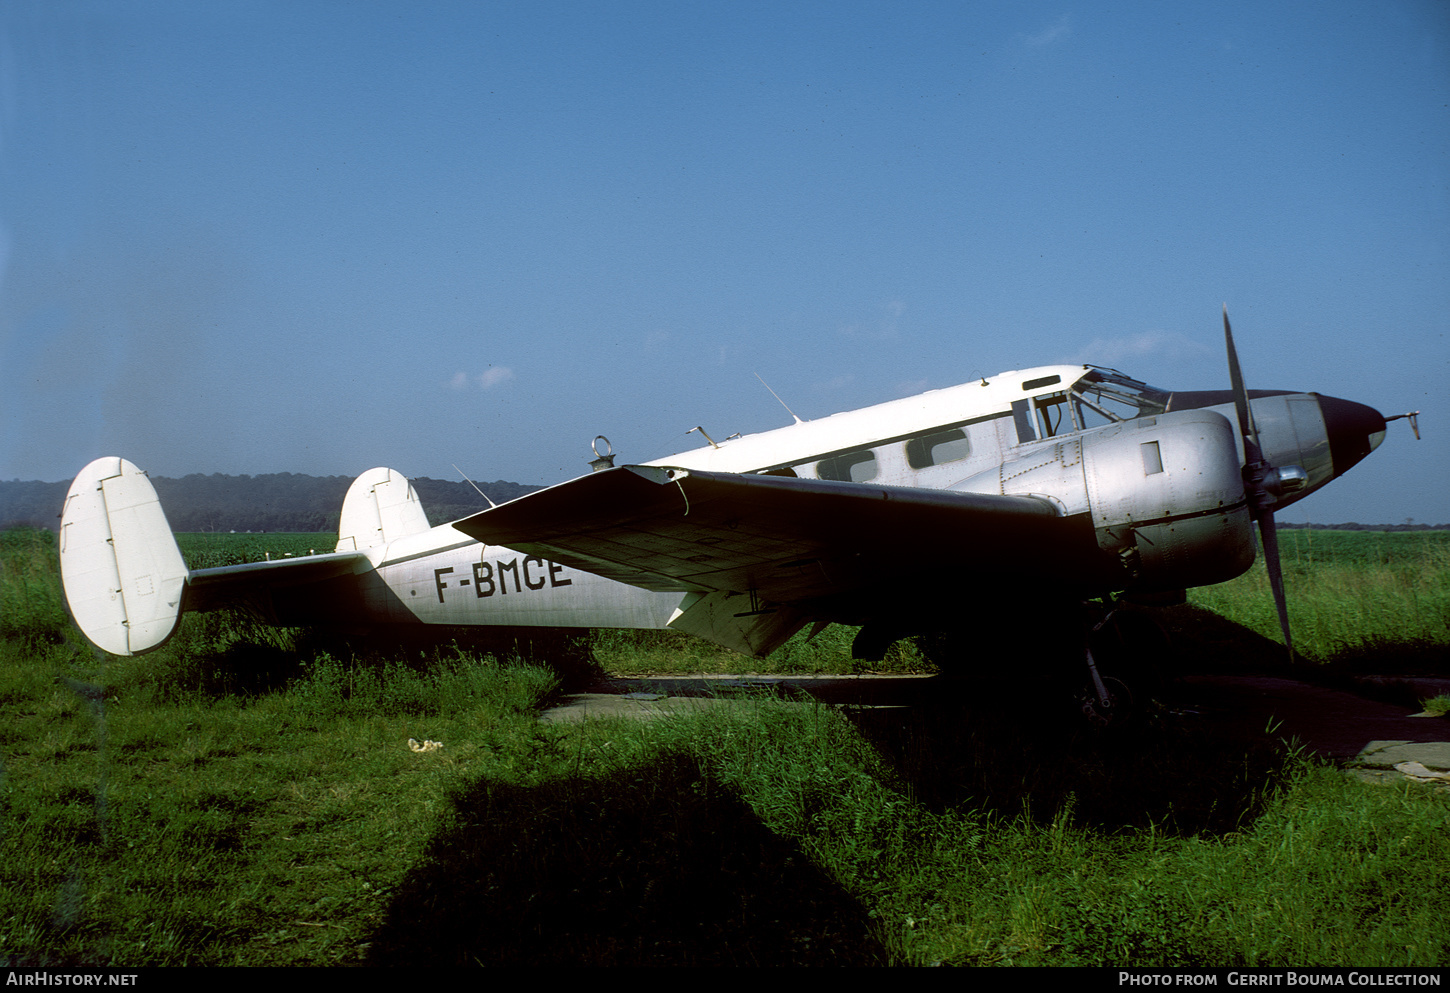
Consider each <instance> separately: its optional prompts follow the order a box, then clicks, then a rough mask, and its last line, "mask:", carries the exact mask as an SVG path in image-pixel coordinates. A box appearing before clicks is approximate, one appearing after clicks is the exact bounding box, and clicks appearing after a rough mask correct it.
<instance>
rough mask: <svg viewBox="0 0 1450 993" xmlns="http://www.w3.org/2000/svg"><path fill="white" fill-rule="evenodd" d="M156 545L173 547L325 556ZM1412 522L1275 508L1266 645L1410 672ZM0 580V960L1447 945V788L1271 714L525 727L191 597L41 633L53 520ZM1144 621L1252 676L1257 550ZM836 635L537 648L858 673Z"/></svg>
mask: <svg viewBox="0 0 1450 993" xmlns="http://www.w3.org/2000/svg"><path fill="white" fill-rule="evenodd" d="M182 537H183V538H184V539H185V540H184V543H183V545H184V547H183V550H184V552H185V554H186V555H187V557H188V560H189V562H190V563H191V564H192V565H193V566H194V567H197V566H208V565H219V564H225V563H226V562H230V561H239V560H241V559H242V558H260V557H262V556H263V555H264V554H271V555H272V556H273V557H276V556H279V555H284V554H287V553H289V552H290V553H293V554H305V553H306V552H307V550H308V549H309V548H314V547H316V548H319V550H320V549H321V548H322V547H327V546H328V544H329V543H328V542H327V540H326V538H325V536H316V535H298V536H275V535H266V536H245V535H196V536H182ZM1447 539H1450V535H1447V534H1446V533H1443V532H1431V533H1410V534H1379V533H1352V534H1351V533H1327V532H1308V531H1291V532H1286V533H1284V534H1283V535H1282V536H1281V540H1282V541H1283V543H1284V559H1285V565H1286V570H1287V573H1288V575H1287V583H1288V586H1289V595H1290V599H1291V603H1292V605H1293V614H1292V618H1293V622H1294V625H1295V631H1296V637H1297V638H1298V640H1299V646H1298V647H1299V648H1300V652H1301V656H1302V658H1303V660H1304V661H1302V662H1301V665H1303V666H1306V667H1308V666H1314V667H1317V668H1319V669H1322V670H1324V671H1326V672H1328V671H1332V670H1335V669H1339V668H1351V669H1357V670H1362V669H1365V668H1367V667H1371V666H1373V665H1375V664H1377V662H1376V660H1378V664H1382V665H1389V666H1392V667H1402V666H1405V665H1412V666H1414V667H1417V668H1422V669H1436V668H1438V671H1440V672H1442V673H1443V672H1445V671H1446V656H1447V651H1446V649H1447V645H1450V632H1447V627H1446V624H1447V617H1450V575H1447V569H1446V566H1447V564H1450V563H1447V559H1450V541H1447ZM0 570H3V571H0V706H3V707H4V712H5V718H6V719H5V721H4V723H3V727H0V961H3V962H5V963H6V964H7V965H12V966H13V965H40V964H54V965H60V964H67V965H70V964H103V963H110V964H117V965H187V964H193V965H405V964H439V965H441V964H458V965H472V964H483V965H493V964H503V963H529V964H537V963H540V962H548V963H560V964H641V963H652V964H684V965H691V964H705V965H708V964H767V965H784V964H901V965H930V964H938V963H940V964H951V965H974V964H978V965H1017V964H1020V965H1137V966H1148V965H1175V964H1177V965H1188V964H1199V965H1219V966H1226V965H1293V966H1299V967H1303V966H1311V965H1335V964H1352V965H1360V966H1368V965H1385V966H1441V967H1443V966H1445V965H1450V933H1447V930H1446V928H1445V926H1444V922H1445V921H1446V920H1450V887H1446V886H1445V885H1444V881H1445V878H1446V872H1447V868H1450V795H1447V794H1446V793H1445V792H1444V791H1435V790H1432V789H1430V788H1428V787H1424V786H1420V785H1418V784H1414V783H1410V782H1408V781H1407V782H1405V783H1404V784H1402V785H1397V786H1393V787H1390V786H1375V785H1368V784H1364V783H1361V782H1358V781H1354V780H1350V779H1348V778H1346V777H1345V776H1344V775H1343V774H1342V773H1341V772H1339V771H1338V770H1336V769H1333V768H1330V767H1327V766H1325V765H1323V764H1321V763H1318V762H1316V761H1315V760H1313V759H1312V758H1311V757H1309V756H1308V755H1307V754H1305V752H1304V750H1303V749H1302V748H1301V747H1299V746H1298V745H1297V744H1296V743H1295V742H1292V741H1283V740H1280V739H1279V738H1278V737H1277V736H1276V735H1275V734H1274V733H1272V731H1271V730H1269V731H1267V732H1266V733H1263V734H1256V735H1253V736H1251V737H1248V738H1244V739H1242V740H1239V739H1225V738H1223V737H1221V736H1208V735H1206V734H1204V733H1202V731H1201V730H1199V729H1198V728H1197V727H1196V726H1194V725H1193V724H1192V723H1191V722H1185V721H1183V720H1181V719H1179V718H1177V717H1175V715H1173V714H1172V713H1171V712H1170V711H1168V710H1165V709H1161V708H1160V709H1150V710H1149V712H1148V714H1147V715H1146V716H1145V717H1144V719H1142V720H1141V721H1140V722H1138V723H1136V724H1134V725H1132V726H1130V727H1128V728H1123V729H1112V730H1110V731H1109V732H1092V731H1090V730H1088V729H1087V728H1085V727H1084V725H1083V724H1082V723H1081V722H1080V721H1075V720H1073V719H1072V718H1071V714H1070V713H1069V712H1068V710H1067V707H1068V705H1067V704H1066V702H1064V701H1058V700H1056V699H1053V698H1048V697H1044V696H1041V695H1038V694H1036V693H1035V692H1031V691H1023V692H1018V693H1013V692H1012V687H1011V685H1010V680H1002V679H999V680H996V681H994V682H993V683H992V685H991V687H990V691H991V692H990V693H983V694H981V695H980V697H979V698H977V697H974V696H973V695H972V694H965V695H966V697H967V700H968V702H967V703H965V704H962V703H958V702H955V701H956V700H957V699H959V698H960V697H961V696H962V694H952V697H953V702H951V703H949V704H945V705H941V706H935V707H933V706H925V707H920V708H917V709H915V710H913V711H912V712H911V713H910V714H909V715H907V716H899V715H898V716H894V717H888V718H883V717H881V716H880V714H879V713H878V714H872V713H857V712H850V711H843V710H837V709H833V708H828V707H824V706H819V705H814V704H810V703H803V702H794V701H790V700H782V699H777V698H775V697H773V696H759V697H755V696H750V697H746V698H744V699H742V700H741V701H740V703H739V704H738V705H737V706H733V707H728V708H724V707H721V708H714V709H711V710H708V711H705V712H702V713H699V714H694V715H688V716H679V717H669V718H660V719H656V720H653V721H641V722H627V721H595V722H590V723H586V724H582V725H576V726H560V725H550V724H543V723H540V722H539V721H538V720H537V719H536V715H537V712H538V709H539V708H540V707H541V706H543V705H545V704H546V703H547V702H548V701H549V699H550V698H551V697H552V696H553V695H554V694H556V693H557V692H558V686H559V675H558V673H557V672H556V671H554V670H553V669H551V668H549V667H548V666H542V665H538V664H528V663H524V662H520V661H518V660H514V659H508V658H504V659H498V658H495V657H492V656H489V655H484V654H480V653H479V652H477V651H475V650H473V649H472V648H469V647H457V646H446V647H442V648H438V649H435V650H432V651H430V652H427V653H423V654H420V651H419V650H418V649H416V648H413V649H409V650H401V649H399V650H396V651H393V652H391V653H385V654H383V655H381V656H376V655H374V656H369V655H368V654H367V653H354V652H352V651H351V650H349V649H348V648H347V647H346V646H342V645H338V644H335V643H329V642H327V641H325V640H323V639H321V638H320V637H318V636H317V635H316V633H314V632H308V631H273V630H270V629H267V628H263V627H260V626H258V625H256V624H253V623H251V622H250V621H248V620H247V619H246V618H245V617H243V616H240V615H232V614H226V613H217V614H211V615H202V616H194V617H189V618H187V619H186V620H185V621H184V623H183V629H182V631H181V632H179V633H178V635H177V637H175V638H173V640H172V641H171V642H170V643H169V644H168V645H167V646H165V647H164V648H163V649H161V650H159V651H157V652H155V653H153V654H151V655H148V656H145V657H143V658H139V659H118V658H114V657H109V656H104V655H100V654H98V653H95V652H93V651H91V650H90V649H89V648H87V647H86V645H85V642H84V641H83V639H82V638H81V637H80V636H79V635H78V634H77V633H75V632H73V631H72V629H71V628H70V626H69V623H68V621H67V620H66V618H65V614H64V609H63V605H62V601H61V597H60V593H59V583H58V576H57V569H56V565H55V552H54V538H53V536H51V535H49V534H48V533H46V532H36V531H13V532H5V533H3V534H0ZM1165 624H1166V626H1167V627H1168V628H1169V629H1170V630H1171V631H1172V632H1173V633H1174V634H1175V643H1174V644H1175V647H1174V648H1173V649H1172V650H1171V653H1170V654H1171V656H1172V660H1173V661H1176V662H1179V663H1183V664H1191V665H1221V666H1250V665H1254V666H1258V665H1263V666H1274V665H1283V664H1284V663H1283V657H1282V653H1283V649H1282V646H1279V645H1277V643H1276V642H1277V632H1278V625H1277V620H1276V619H1275V617H1274V612H1273V605H1272V602H1271V601H1269V600H1268V593H1267V588H1266V584H1265V583H1264V580H1263V578H1262V569H1261V568H1256V569H1255V570H1254V571H1251V572H1250V573H1249V574H1247V575H1246V576H1244V577H1242V578H1240V579H1239V580H1236V581H1235V582H1233V583H1229V584H1224V585H1223V586H1221V587H1215V588H1212V589H1207V590H1199V591H1195V592H1194V594H1193V602H1192V604H1190V605H1188V606H1185V607H1180V608H1174V609H1173V610H1171V611H1169V612H1168V615H1167V618H1166V622H1165ZM849 645H850V632H849V631H837V630H835V629H832V630H828V631H827V632H826V633H825V634H824V635H823V636H822V637H821V638H819V639H817V641H816V642H814V643H810V644H807V643H805V641H804V639H797V640H795V641H793V642H792V643H790V644H788V645H787V646H785V647H784V648H782V649H781V650H780V653H778V657H776V658H772V659H770V660H766V661H765V662H753V663H752V662H750V660H746V659H743V658H742V657H740V656H734V655H730V654H729V653H724V652H718V651H715V650H713V649H709V648H708V646H700V645H699V643H697V642H687V641H684V640H681V639H676V638H673V637H670V636H662V635H640V636H635V635H622V634H619V633H603V632H597V633H595V634H594V635H593V636H592V638H588V639H575V641H574V643H572V644H571V645H570V646H568V647H569V650H570V651H571V652H572V653H574V654H576V655H577V654H578V653H584V654H586V655H591V656H592V657H593V659H594V661H595V662H596V663H597V664H599V665H602V666H603V667H604V668H605V669H607V670H608V671H611V672H615V673H648V672H660V673H663V672H699V671H714V672H720V671H740V670H741V669H746V668H748V669H752V670H755V671H771V670H789V671H795V672H805V671H832V672H850V671H861V670H860V667H859V664H857V663H853V662H852V661H851V660H850V659H849V657H848V656H849ZM886 665H887V667H888V668H890V669H892V670H893V671H913V670H915V671H930V670H931V667H932V663H931V662H930V661H929V660H928V656H927V655H925V654H923V653H922V652H920V651H918V650H917V649H916V647H915V646H913V645H911V644H907V643H904V644H902V645H899V646H898V647H897V649H895V650H894V653H893V655H892V656H891V657H890V658H889V659H888V663H887V664H886ZM1059 711H1061V712H1059ZM1029 729H1030V730H1029ZM1447 730H1450V729H1447ZM410 738H412V739H416V740H417V741H420V742H421V741H425V740H428V739H432V740H435V741H440V742H442V743H443V747H442V748H440V749H436V750H432V751H424V752H415V751H413V750H411V748H410V747H409V746H408V739H410Z"/></svg>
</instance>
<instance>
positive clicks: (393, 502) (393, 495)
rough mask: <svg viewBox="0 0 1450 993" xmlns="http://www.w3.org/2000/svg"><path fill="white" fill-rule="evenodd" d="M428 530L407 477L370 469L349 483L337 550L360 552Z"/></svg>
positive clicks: (416, 496) (392, 471)
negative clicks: (350, 484)
mask: <svg viewBox="0 0 1450 993" xmlns="http://www.w3.org/2000/svg"><path fill="white" fill-rule="evenodd" d="M427 530H428V515H427V514H425V513H424V512H423V504H422V502H420V501H419V499H418V493H417V491H416V490H414V489H413V484H412V483H410V482H408V477H407V476H404V475H403V474H402V473H401V472H398V471H397V470H395V469H387V468H383V467H381V466H380V467H378V468H376V469H369V470H368V471H367V472H365V473H363V474H362V475H361V476H359V477H357V479H355V480H353V483H352V486H350V487H348V490H347V496H346V497H344V498H343V501H342V516H341V518H340V520H339V522H338V528H337V551H339V552H360V551H362V550H363V549H366V548H374V547H376V546H378V545H386V544H387V543H388V542H390V541H396V540H397V539H399V538H405V537H407V536H408V535H410V534H419V533H420V532H423V531H427Z"/></svg>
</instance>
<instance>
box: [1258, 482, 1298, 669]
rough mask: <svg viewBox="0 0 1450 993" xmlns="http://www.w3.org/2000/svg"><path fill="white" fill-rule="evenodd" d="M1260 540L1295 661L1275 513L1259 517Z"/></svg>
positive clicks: (1285, 633) (1288, 646)
mask: <svg viewBox="0 0 1450 993" xmlns="http://www.w3.org/2000/svg"><path fill="white" fill-rule="evenodd" d="M1259 540H1260V541H1261V542H1263V544H1264V568H1266V569H1267V570H1268V571H1269V587H1270V589H1272V590H1273V591H1274V606H1275V607H1277V608H1278V610H1279V630H1280V631H1282V632H1283V633H1284V646H1285V647H1286V648H1288V649H1289V661H1290V662H1293V661H1294V639H1293V638H1292V637H1290V635H1289V604H1288V601H1286V600H1285V599H1284V572H1283V569H1281V568H1280V566H1279V531H1278V528H1277V527H1275V525H1274V513H1273V511H1269V510H1266V511H1264V512H1263V513H1262V514H1260V515H1259Z"/></svg>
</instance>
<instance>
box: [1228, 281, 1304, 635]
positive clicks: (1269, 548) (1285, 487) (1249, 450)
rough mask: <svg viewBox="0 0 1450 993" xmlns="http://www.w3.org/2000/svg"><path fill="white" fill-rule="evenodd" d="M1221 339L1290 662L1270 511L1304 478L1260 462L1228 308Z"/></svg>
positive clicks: (1252, 507) (1297, 471)
mask: <svg viewBox="0 0 1450 993" xmlns="http://www.w3.org/2000/svg"><path fill="white" fill-rule="evenodd" d="M1223 338H1224V344H1225V346H1226V347H1227V349H1228V375H1229V382H1230V384H1231V385H1232V386H1233V394H1234V409H1235V410H1236V411H1237V412H1238V416H1239V434H1241V435H1242V436H1243V439H1244V493H1245V495H1246V496H1247V497H1248V501H1249V512H1250V513H1251V514H1252V515H1253V519H1254V521H1255V522H1256V523H1257V524H1258V525H1259V540H1260V541H1262V542H1263V544H1264V566H1265V568H1266V569H1268V572H1269V586H1270V588H1272V589H1273V591H1274V606H1275V607H1276V608H1278V611H1279V630H1281V631H1283V632H1284V645H1285V647H1287V648H1288V650H1289V661H1291V662H1292V661H1293V660H1294V641H1293V638H1291V637H1290V635H1289V607H1288V604H1287V603H1286V601H1285V600H1284V573H1283V570H1282V568H1280V565H1279V533H1278V531H1277V530H1276V529H1275V527H1274V510H1273V507H1274V498H1275V497H1276V496H1279V495H1282V494H1283V493H1285V492H1288V491H1290V490H1294V489H1298V488H1299V487H1300V486H1302V485H1304V482H1305V481H1306V480H1307V478H1308V477H1307V474H1306V473H1305V472H1304V469H1303V468H1302V467H1301V466H1297V465H1295V466H1284V467H1282V468H1275V467H1274V466H1271V465H1269V463H1268V461H1267V460H1266V459H1265V458H1264V453H1263V449H1261V448H1260V447H1259V430H1258V426H1257V425H1256V424H1254V412H1253V409H1252V408H1251V407H1250V406H1249V394H1248V391H1247V390H1245V389H1244V375H1243V371H1242V370H1241V369H1240V368H1239V356H1238V352H1237V351H1236V350H1235V349H1234V335H1233V331H1232V330H1231V329H1230V328H1229V323H1228V304H1224V306H1223Z"/></svg>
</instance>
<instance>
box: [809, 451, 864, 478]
mask: <svg viewBox="0 0 1450 993" xmlns="http://www.w3.org/2000/svg"><path fill="white" fill-rule="evenodd" d="M816 478H817V479H834V480H836V481H838V482H842V483H865V482H869V481H871V480H873V479H875V478H876V453H875V452H870V451H867V452H847V453H846V454H845V455H837V456H835V457H834V458H829V459H822V460H821V461H819V462H817V463H816Z"/></svg>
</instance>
